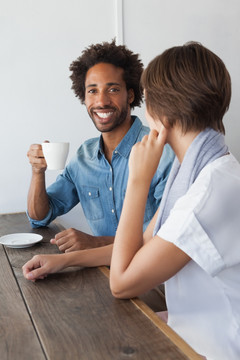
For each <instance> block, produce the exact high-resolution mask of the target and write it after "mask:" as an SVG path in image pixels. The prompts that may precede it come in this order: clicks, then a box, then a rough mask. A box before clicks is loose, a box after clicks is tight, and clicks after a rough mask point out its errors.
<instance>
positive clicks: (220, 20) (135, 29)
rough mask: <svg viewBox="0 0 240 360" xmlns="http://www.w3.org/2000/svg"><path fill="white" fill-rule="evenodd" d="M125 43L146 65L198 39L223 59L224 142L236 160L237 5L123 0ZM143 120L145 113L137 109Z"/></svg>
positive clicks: (239, 88) (229, 1) (239, 150)
mask: <svg viewBox="0 0 240 360" xmlns="http://www.w3.org/2000/svg"><path fill="white" fill-rule="evenodd" d="M123 1H124V2H123V5H124V6H123V18H124V27H123V29H124V35H123V38H124V42H125V44H126V45H127V46H128V47H129V48H130V49H132V50H133V51H135V52H138V53H140V54H141V55H142V59H143V62H144V64H145V65H147V64H148V62H149V61H150V60H151V59H152V58H153V57H155V56H156V55H158V54H160V53H161V52H162V51H164V50H165V49H167V48H169V47H172V46H176V45H183V44H184V43H185V42H187V41H191V40H194V41H199V42H201V43H202V44H203V45H204V46H206V47H208V48H209V49H210V50H212V51H213V52H215V53H216V54H217V55H218V56H220V58H221V59H222V60H223V61H224V63H225V65H226V66H227V69H228V71H229V72H230V75H231V77H232V92H233V94H232V101H231V106H230V109H229V111H228V113H227V114H226V115H225V118H224V124H225V128H226V140H227V143H228V145H229V147H230V150H231V151H232V152H233V154H234V155H235V156H236V157H237V159H238V160H239V161H240V147H239V145H238V143H239V140H238V138H239V134H240V122H239V115H238V113H239V104H240V27H239V19H240V1H239V0H201V1H196V0H168V1H164V0H138V1H137V2H136V1H135V0H123ZM138 114H139V115H141V116H142V117H143V115H144V112H143V110H140V111H139V112H138Z"/></svg>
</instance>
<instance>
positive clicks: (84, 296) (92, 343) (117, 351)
mask: <svg viewBox="0 0 240 360" xmlns="http://www.w3.org/2000/svg"><path fill="white" fill-rule="evenodd" d="M0 225H1V228H0V235H4V234H7V233H13V232H31V231H32V229H31V228H29V224H28V220H27V218H26V215H25V214H14V215H12V216H11V215H2V216H0ZM60 230H62V228H60V227H58V225H57V224H53V225H52V226H50V227H48V228H43V229H39V230H36V229H34V230H33V232H38V233H40V234H42V235H43V236H44V240H43V242H41V243H39V244H36V245H34V246H33V247H30V248H25V249H11V248H5V250H6V255H4V254H3V256H2V257H3V258H4V256H5V263H3V265H2V267H3V268H4V269H5V268H6V267H7V264H8V263H7V259H8V261H9V264H11V266H12V270H11V268H10V266H9V264H8V271H9V273H11V271H12V272H13V273H14V276H15V279H16V280H15V279H14V276H13V273H12V281H8V279H9V275H8V276H7V277H6V278H5V286H4V288H7V287H8V293H9V295H8V296H7V298H3V301H8V302H9V303H10V304H11V303H12V304H11V306H10V307H11V309H12V308H13V307H15V312H16V313H15V317H19V318H20V319H21V318H22V316H23V317H26V318H27V319H28V320H29V317H28V313H27V311H26V308H25V307H24V302H23V300H21V294H22V296H23V299H24V301H25V303H26V306H27V309H28V312H29V314H30V316H31V319H32V323H33V324H34V326H33V325H32V324H31V321H30V320H29V323H27V322H26V324H25V325H24V323H23V326H22V325H21V322H20V323H19V324H18V331H17V332H18V334H20V335H19V336H20V342H19V343H26V344H27V345H29V341H28V340H27V339H25V337H24V336H25V335H24V336H23V335H22V330H23V329H24V328H25V327H26V328H27V332H26V333H27V334H29V333H32V332H34V331H33V329H34V328H35V329H36V333H37V336H38V338H39V341H40V343H41V346H42V349H43V351H42V356H44V355H45V356H46V359H49V360H62V359H64V360H67V359H70V360H75V359H76V360H78V359H83V360H85V359H86V360H102V359H104V360H108V359H109V360H110V359H111V360H112V359H137V360H147V359H158V360H161V359H169V360H171V359H172V360H178V359H188V358H190V359H191V357H189V356H188V355H186V354H184V352H183V351H182V349H180V348H179V346H176V344H174V342H172V341H171V340H170V339H169V337H168V336H166V335H165V334H164V333H163V332H162V331H161V330H160V329H159V328H158V327H157V326H156V323H154V322H153V321H150V319H149V317H148V316H146V315H145V314H144V310H143V309H142V308H141V307H140V306H136V304H134V303H133V302H131V301H130V300H117V299H115V298H113V296H112V295H111V292H110V289H109V281H108V278H107V277H106V276H105V274H104V273H103V272H102V271H100V270H99V269H98V268H69V269H67V270H66V271H64V272H61V273H58V274H53V275H49V276H48V278H46V279H45V280H39V281H36V282H35V283H32V282H30V281H27V280H26V279H25V278H24V277H23V275H22V270H21V268H22V265H23V264H24V263H25V262H26V261H27V260H29V259H30V258H31V257H32V256H33V255H34V254H37V253H43V252H44V253H56V252H58V250H57V247H56V246H53V245H51V244H50V243H49V240H50V239H51V238H52V237H53V236H54V235H55V233H56V232H58V231H60ZM2 270H3V269H2ZM2 272H3V271H2ZM16 281H17V283H18V286H19V288H20V289H21V294H20V292H19V290H18V292H19V294H18V295H19V298H18V299H17V302H18V304H20V305H19V306H20V307H21V309H20V308H18V307H16V305H14V303H15V299H13V294H14V293H15V291H17V289H18V287H17V285H16V284H17V283H16ZM13 289H15V290H13ZM5 306H6V305H5ZM147 308H148V307H147ZM10 314H11V311H9V310H8V313H7V318H8V317H9V316H10ZM6 321H7V320H6ZM25 321H26V320H25ZM26 336H29V335H26ZM34 336H35V335H34ZM8 338H9V339H11V336H8V334H7V333H6V334H4V336H3V338H2V339H4V341H10V340H9V339H8ZM36 339H37V338H36ZM1 346H2V345H1ZM32 346H33V347H34V350H32V351H33V352H32V354H34V357H31V356H30V357H24V356H22V357H19V356H17V357H16V359H19V360H22V359H26V360H28V359H31V358H34V359H38V358H37V357H35V354H38V355H39V356H41V351H40V350H39V352H38V351H37V350H36V349H35V348H36V344H35V345H32ZM39 347H40V346H39ZM3 351H5V353H6V354H7V352H6V348H4V347H3ZM6 358H9V359H14V357H12V358H11V357H6Z"/></svg>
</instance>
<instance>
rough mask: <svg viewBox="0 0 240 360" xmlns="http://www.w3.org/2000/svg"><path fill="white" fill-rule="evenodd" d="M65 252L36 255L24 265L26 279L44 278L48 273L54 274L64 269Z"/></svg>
mask: <svg viewBox="0 0 240 360" xmlns="http://www.w3.org/2000/svg"><path fill="white" fill-rule="evenodd" d="M63 256H64V254H54V255H35V256H34V257H33V258H32V259H31V260H29V261H28V262H27V263H26V264H24V265H23V267H22V270H23V275H24V277H25V278H26V279H28V280H31V281H35V280H37V279H44V278H45V277H46V276H47V275H48V274H52V273H55V272H58V271H60V270H62V269H64V267H65V266H64V264H65V261H64V258H63Z"/></svg>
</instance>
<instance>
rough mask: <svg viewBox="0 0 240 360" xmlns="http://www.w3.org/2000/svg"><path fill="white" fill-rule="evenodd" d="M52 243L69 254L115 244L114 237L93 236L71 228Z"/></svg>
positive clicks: (56, 236) (61, 233) (56, 237)
mask: <svg viewBox="0 0 240 360" xmlns="http://www.w3.org/2000/svg"><path fill="white" fill-rule="evenodd" d="M50 242H51V244H54V245H57V246H58V248H59V250H60V251H62V252H65V253H68V252H71V251H77V250H85V249H93V248H98V247H101V246H106V245H110V244H112V243H113V242H114V236H92V235H89V234H86V233H84V232H82V231H80V230H76V229H72V228H71V229H67V230H64V231H61V232H60V233H58V234H57V235H55V238H54V239H51V240H50Z"/></svg>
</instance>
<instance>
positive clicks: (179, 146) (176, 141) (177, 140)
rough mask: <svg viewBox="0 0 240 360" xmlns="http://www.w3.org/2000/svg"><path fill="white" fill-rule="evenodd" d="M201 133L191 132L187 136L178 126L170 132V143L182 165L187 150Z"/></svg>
mask: <svg viewBox="0 0 240 360" xmlns="http://www.w3.org/2000/svg"><path fill="white" fill-rule="evenodd" d="M199 133H200V131H189V132H187V133H186V134H183V133H182V130H181V129H180V128H178V127H176V126H175V127H174V129H171V131H170V132H169V136H168V143H169V145H170V146H171V147H172V149H173V151H174V153H175V154H176V156H177V158H178V161H179V162H180V163H182V161H183V159H184V156H185V154H186V152H187V149H188V148H189V146H190V145H191V143H192V142H193V140H194V139H195V137H196V136H197V135H198V134H199Z"/></svg>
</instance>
